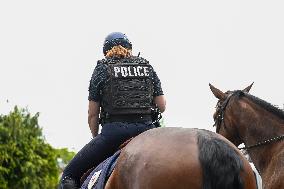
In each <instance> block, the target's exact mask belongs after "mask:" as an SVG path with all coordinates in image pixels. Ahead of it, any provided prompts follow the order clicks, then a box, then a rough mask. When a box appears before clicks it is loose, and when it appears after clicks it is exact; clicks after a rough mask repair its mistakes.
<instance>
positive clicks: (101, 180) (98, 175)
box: [81, 150, 120, 189]
mask: <svg viewBox="0 0 284 189" xmlns="http://www.w3.org/2000/svg"><path fill="white" fill-rule="evenodd" d="M119 154H120V150H119V151H117V152H116V153H115V154H114V155H112V156H111V157H109V158H107V159H106V160H104V161H103V162H102V163H100V164H99V165H98V166H97V167H96V168H95V169H94V170H93V171H92V172H91V173H90V175H89V176H88V177H87V179H86V180H85V181H84V183H83V185H82V186H81V189H104V186H105V184H106V182H107V180H108V178H109V176H110V175H111V173H112V171H113V169H114V167H115V164H116V162H117V159H118V156H119Z"/></svg>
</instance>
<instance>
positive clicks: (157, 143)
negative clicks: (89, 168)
mask: <svg viewBox="0 0 284 189" xmlns="http://www.w3.org/2000/svg"><path fill="white" fill-rule="evenodd" d="M105 188H106V189H173V188H174V189H255V188H256V181H255V178H254V175H253V171H252V169H251V167H250V165H249V163H248V161H247V160H246V159H245V157H244V156H243V155H242V154H241V153H240V152H239V150H238V149H237V148H236V147H235V146H234V145H233V144H232V143H231V142H229V141H228V140H227V139H225V138H224V137H222V136H221V135H219V134H216V133H213V132H210V131H206V130H200V129H186V128H157V129H152V130H149V131H146V132H144V133H142V134H140V135H138V136H137V137H136V138H134V139H133V140H132V141H130V142H129V144H127V145H126V147H124V149H123V150H122V152H121V154H120V156H119V159H118V162H117V165H116V168H115V169H114V171H113V173H112V174H111V176H110V178H109V180H108V182H107V184H106V187H105Z"/></svg>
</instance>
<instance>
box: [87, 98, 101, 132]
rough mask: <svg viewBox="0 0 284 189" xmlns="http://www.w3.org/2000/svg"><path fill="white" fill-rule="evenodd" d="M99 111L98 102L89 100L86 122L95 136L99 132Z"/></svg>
mask: <svg viewBox="0 0 284 189" xmlns="http://www.w3.org/2000/svg"><path fill="white" fill-rule="evenodd" d="M99 113H100V103H98V102H95V101H92V100H90V101H89V111H88V123H89V127H90V130H91V133H92V136H93V137H96V136H97V135H98V132H99Z"/></svg>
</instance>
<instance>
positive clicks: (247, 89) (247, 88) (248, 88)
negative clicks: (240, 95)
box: [243, 82, 254, 93]
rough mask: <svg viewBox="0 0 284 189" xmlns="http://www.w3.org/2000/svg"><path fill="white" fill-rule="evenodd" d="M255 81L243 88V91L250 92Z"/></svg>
mask: <svg viewBox="0 0 284 189" xmlns="http://www.w3.org/2000/svg"><path fill="white" fill-rule="evenodd" d="M253 83H254V82H252V84H250V86H248V87H246V88H245V89H243V92H246V93H248V92H249V91H250V89H251V87H252V85H253Z"/></svg>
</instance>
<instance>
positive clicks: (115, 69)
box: [114, 67, 120, 77]
mask: <svg viewBox="0 0 284 189" xmlns="http://www.w3.org/2000/svg"><path fill="white" fill-rule="evenodd" d="M119 72H120V68H119V67H114V76H115V77H118V75H117V74H118V73H119Z"/></svg>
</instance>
